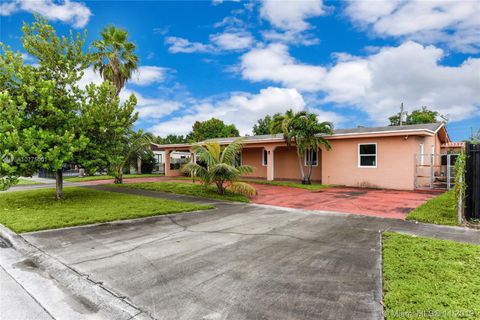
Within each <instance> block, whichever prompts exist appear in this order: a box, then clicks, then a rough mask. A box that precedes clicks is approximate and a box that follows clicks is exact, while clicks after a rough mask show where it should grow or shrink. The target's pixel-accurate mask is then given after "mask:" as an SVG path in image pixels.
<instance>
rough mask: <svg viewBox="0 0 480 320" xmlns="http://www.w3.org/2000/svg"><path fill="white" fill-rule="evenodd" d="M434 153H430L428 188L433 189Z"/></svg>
mask: <svg viewBox="0 0 480 320" xmlns="http://www.w3.org/2000/svg"><path fill="white" fill-rule="evenodd" d="M434 156H435V155H434V154H433V153H432V155H431V156H430V188H432V189H433V176H434V171H433V159H434V158H433V157H434Z"/></svg>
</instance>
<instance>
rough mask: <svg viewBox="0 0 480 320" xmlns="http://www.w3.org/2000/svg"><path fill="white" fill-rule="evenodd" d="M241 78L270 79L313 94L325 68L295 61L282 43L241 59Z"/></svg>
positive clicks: (258, 49) (247, 54) (252, 51)
mask: <svg viewBox="0 0 480 320" xmlns="http://www.w3.org/2000/svg"><path fill="white" fill-rule="evenodd" d="M241 72H242V76H243V78H244V79H248V80H252V81H264V80H270V81H274V82H279V83H281V84H282V85H284V86H286V87H291V88H295V89H298V90H301V91H317V90H318V88H319V87H321V85H322V81H323V79H324V76H325V72H326V70H325V68H323V67H320V66H313V65H306V64H301V63H299V62H297V61H296V60H295V59H293V58H292V57H291V56H290V55H289V53H288V47H287V46H286V45H284V44H278V43H277V44H270V45H269V46H267V47H264V48H256V49H253V50H251V51H249V52H248V53H246V54H244V55H243V56H242V57H241Z"/></svg>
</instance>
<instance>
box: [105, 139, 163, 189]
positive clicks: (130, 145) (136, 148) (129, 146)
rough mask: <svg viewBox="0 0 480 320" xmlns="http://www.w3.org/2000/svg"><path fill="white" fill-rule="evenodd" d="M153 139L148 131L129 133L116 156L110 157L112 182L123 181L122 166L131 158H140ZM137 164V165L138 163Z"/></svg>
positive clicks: (147, 149) (120, 182)
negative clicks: (121, 149)
mask: <svg viewBox="0 0 480 320" xmlns="http://www.w3.org/2000/svg"><path fill="white" fill-rule="evenodd" d="M153 139H154V136H153V135H152V134H151V133H150V132H144V131H143V130H139V131H138V132H131V133H130V135H129V136H128V138H127V141H126V143H125V146H124V150H123V151H121V153H120V154H118V155H117V156H116V157H112V161H111V171H112V173H113V175H114V177H115V181H114V183H116V184H122V183H123V168H124V167H125V166H126V165H127V164H128V163H130V162H131V161H132V159H135V160H136V159H141V157H142V155H144V154H146V153H147V152H148V151H149V150H150V146H151V143H152V140H153ZM140 165H141V164H140ZM137 166H139V164H138V163H137ZM137 170H138V168H137Z"/></svg>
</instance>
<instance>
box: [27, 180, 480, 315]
mask: <svg viewBox="0 0 480 320" xmlns="http://www.w3.org/2000/svg"><path fill="white" fill-rule="evenodd" d="M117 190H118V188H117ZM122 192H126V193H142V194H144V195H147V196H148V195H150V196H155V197H170V198H175V199H187V200H188V197H181V196H177V195H167V194H162V193H155V192H147V191H141V190H128V189H122ZM196 201H200V200H196ZM215 205H216V206H217V209H214V210H211V211H206V212H200V213H186V214H177V215H171V216H163V217H162V216H160V217H153V218H147V219H141V220H136V221H135V220H134V221H124V222H118V223H109V224H102V225H95V226H85V227H75V228H68V229H61V230H52V231H44V232H37V233H29V234H24V235H23V236H24V238H25V239H27V240H28V241H29V242H31V243H33V244H34V245H35V246H37V247H38V248H39V249H41V250H43V251H45V252H47V253H48V254H49V255H51V256H53V257H55V258H57V259H58V260H60V261H61V262H63V263H64V264H66V265H68V266H70V267H72V268H74V269H75V270H77V271H78V272H80V273H81V274H85V275H88V277H89V279H92V280H93V281H96V282H101V283H103V285H104V286H105V287H107V288H109V289H110V290H111V291H113V292H115V293H116V294H118V295H119V296H124V297H126V299H127V300H128V301H130V302H131V303H132V304H133V305H135V307H137V308H139V309H141V310H143V311H144V312H146V313H147V314H149V315H150V316H152V317H153V318H156V319H381V318H382V316H383V313H382V304H381V299H382V284H381V279H382V276H381V242H380V237H381V233H380V232H379V231H380V230H385V229H390V230H399V231H407V232H412V230H414V232H415V233H416V234H420V235H426V236H438V235H440V234H442V232H439V231H438V228H437V229H435V227H434V228H433V229H432V227H430V226H426V225H421V224H415V223H412V222H406V221H401V220H392V219H379V218H372V217H366V216H355V215H345V214H331V213H321V214H314V213H312V212H307V211H301V210H283V209H278V208H270V207H265V206H258V205H248V204H230V203H221V202H217V203H215ZM451 229H452V228H450V229H447V231H446V232H443V235H444V236H445V234H446V235H447V238H448V237H450V238H452V239H457V238H458V239H463V238H464V237H465V239H467V240H468V239H472V238H471V237H472V236H471V235H469V234H466V232H463V231H459V230H456V229H455V230H453V231H451ZM475 236H476V238H475V239H477V241H480V237H478V234H475ZM469 237H470V238H469Z"/></svg>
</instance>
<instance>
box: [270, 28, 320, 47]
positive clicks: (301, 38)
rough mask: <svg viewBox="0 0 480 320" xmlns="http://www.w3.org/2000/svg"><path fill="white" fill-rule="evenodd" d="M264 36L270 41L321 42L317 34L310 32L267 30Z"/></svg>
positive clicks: (300, 43)
mask: <svg viewBox="0 0 480 320" xmlns="http://www.w3.org/2000/svg"><path fill="white" fill-rule="evenodd" d="M262 37H263V38H264V39H265V40H266V41H269V42H277V43H278V42H281V43H286V44H294V45H303V46H312V45H315V44H319V43H320V40H319V39H318V38H316V37H315V35H313V34H312V33H308V32H296V31H285V32H278V31H276V30H265V31H262Z"/></svg>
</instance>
